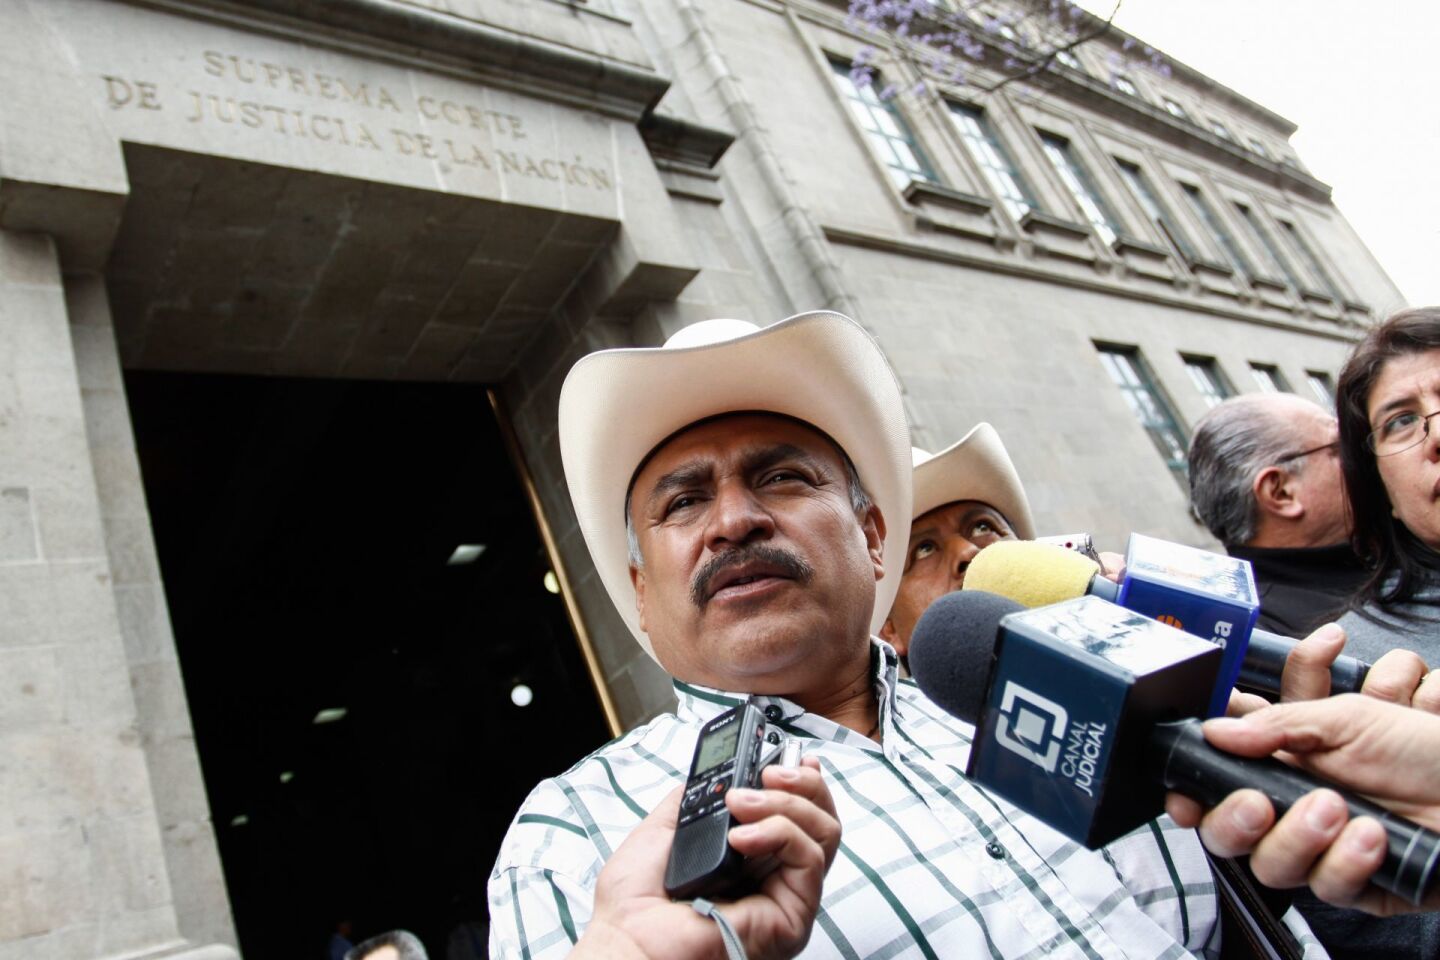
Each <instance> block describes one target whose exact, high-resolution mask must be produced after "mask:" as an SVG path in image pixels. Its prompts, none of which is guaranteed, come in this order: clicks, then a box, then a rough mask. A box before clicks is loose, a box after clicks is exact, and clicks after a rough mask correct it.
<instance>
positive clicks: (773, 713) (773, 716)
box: [765, 703, 785, 723]
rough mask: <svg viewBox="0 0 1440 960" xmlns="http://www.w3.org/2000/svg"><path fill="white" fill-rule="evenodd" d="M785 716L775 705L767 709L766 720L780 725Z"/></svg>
mask: <svg viewBox="0 0 1440 960" xmlns="http://www.w3.org/2000/svg"><path fill="white" fill-rule="evenodd" d="M784 715H785V714H784V713H783V712H782V711H781V710H780V708H779V707H778V706H776V705H775V704H773V703H772V704H770V705H769V706H767V707H766V708H765V719H766V720H769V721H770V722H771V723H779V722H780V718H781V717H783V716H784Z"/></svg>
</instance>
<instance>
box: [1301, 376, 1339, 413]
mask: <svg viewBox="0 0 1440 960" xmlns="http://www.w3.org/2000/svg"><path fill="white" fill-rule="evenodd" d="M1305 382H1306V383H1308V384H1310V391H1311V392H1312V393H1314V394H1315V399H1316V400H1319V401H1320V402H1321V403H1322V404H1324V405H1325V406H1327V407H1334V406H1335V384H1334V382H1333V381H1332V380H1331V379H1330V374H1328V373H1325V372H1324V371H1322V370H1306V371H1305Z"/></svg>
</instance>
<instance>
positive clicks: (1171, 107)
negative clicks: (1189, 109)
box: [1163, 97, 1190, 120]
mask: <svg viewBox="0 0 1440 960" xmlns="http://www.w3.org/2000/svg"><path fill="white" fill-rule="evenodd" d="M1163 102H1164V104H1165V109H1166V110H1167V111H1169V113H1170V116H1172V117H1174V118H1175V119H1176V120H1189V119H1190V114H1188V113H1186V112H1185V108H1184V107H1182V106H1180V104H1178V103H1176V102H1175V101H1174V100H1171V99H1170V98H1169V97H1164V98H1163Z"/></svg>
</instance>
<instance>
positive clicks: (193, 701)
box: [126, 371, 609, 957]
mask: <svg viewBox="0 0 1440 960" xmlns="http://www.w3.org/2000/svg"><path fill="white" fill-rule="evenodd" d="M126 391H127V394H128V396H129V400H130V408H131V415H132V418H133V422H134V425H135V433H136V441H137V446H138V450H139V455H140V463H141V469H142V472H143V475H144V478H145V491H146V496H147V499H148V501H149V506H150V513H151V518H152V523H153V527H154V532H155V539H156V544H157V546H158V550H159V557H160V565H161V573H162V575H163V577H164V580H165V584H166V593H167V596H168V600H169V606H170V613H171V619H172V623H173V629H174V635H175V643H176V647H177V650H178V653H179V659H180V666H181V669H182V671H183V675H184V680H185V692H186V697H187V699H188V701H189V706H190V714H191V717H192V720H193V724H194V730H195V737H196V743H197V746H198V749H199V754H200V760H201V766H202V769H203V772H204V778H205V785H206V791H207V794H208V797H209V804H210V809H211V812H212V816H213V820H214V824H215V830H216V835H217V837H218V840H219V847H220V855H221V861H222V863H223V866H224V871H225V877H226V882H227V885H228V888H229V894H230V902H231V906H232V909H233V912H234V917H235V925H236V930H237V932H238V935H239V938H240V946H241V951H242V953H243V955H245V956H249V957H279V956H320V955H321V952H320V951H321V950H322V949H323V948H324V946H325V942H326V938H327V937H328V935H329V933H330V929H331V927H332V925H333V924H334V923H335V922H337V921H340V920H348V921H350V922H351V924H352V925H353V933H354V936H355V937H356V938H362V937H365V936H368V935H371V934H374V933H377V932H379V931H381V930H385V929H389V928H393V927H405V928H407V929H410V930H412V931H414V932H416V933H417V934H418V935H420V936H421V938H422V939H423V940H424V941H425V943H426V946H427V948H428V949H429V952H430V955H431V956H436V957H443V956H445V955H446V954H445V946H446V940H447V938H448V937H449V936H450V935H451V934H452V932H453V931H455V930H456V929H465V928H463V927H461V926H460V925H461V924H463V923H465V922H466V921H472V922H473V921H478V920H483V919H484V917H485V906H484V887H485V882H486V877H487V875H488V873H489V870H490V867H491V865H492V863H493V861H494V858H495V855H496V853H497V851H498V846H499V842H500V839H501V837H502V836H503V833H504V831H505V828H506V826H507V825H508V823H509V820H510V817H511V816H512V815H513V813H514V811H515V809H516V808H517V807H518V806H519V804H520V801H521V800H522V799H523V798H524V796H525V794H526V793H527V792H528V791H529V790H530V789H531V788H532V787H533V786H534V785H535V784H536V783H537V782H538V781H539V780H540V779H542V778H544V777H546V776H550V775H553V774H556V773H559V772H560V771H561V770H563V769H564V768H565V767H566V766H568V765H569V764H570V763H572V762H573V761H574V760H575V758H577V757H579V756H583V755H584V754H585V753H587V752H589V751H591V750H593V749H594V748H596V747H597V746H599V745H600V744H601V743H603V742H604V741H605V740H606V739H608V737H609V734H608V732H607V730H606V726H605V722H604V718H603V716H602V714H601V711H600V707H599V705H598V703H597V701H596V696H595V693H594V691H593V689H592V688H591V686H590V680H589V678H588V676H587V674H586V671H585V666H584V663H583V662H582V660H581V657H580V652H579V649H578V647H577V645H576V641H575V637H574V634H573V632H572V631H571V629H570V626H569V624H568V621H567V619H566V615H565V610H564V606H563V603H562V601H561V598H560V597H559V596H558V595H556V594H555V593H554V592H552V590H553V589H554V588H555V582H554V580H553V575H552V574H550V566H549V563H550V561H549V558H548V557H547V555H546V552H545V550H544V548H543V546H542V544H541V541H540V537H539V536H538V534H537V532H536V529H535V525H534V522H533V520H532V518H531V516H530V513H529V509H528V507H527V504H526V502H525V493H524V490H523V489H522V487H521V485H520V482H519V481H518V480H517V477H516V474H515V471H514V469H513V468H512V466H511V464H510V462H509V460H508V457H507V455H506V452H505V449H504V445H503V441H502V437H501V435H500V432H499V428H498V424H497V423H496V422H495V419H494V417H493V415H492V413H491V410H490V407H489V404H488V402H487V398H486V393H485V390H484V389H483V388H481V387H475V386H470V385H445V384H417V383H382V382H365V381H344V380H321V379H311V380H302V379H288V378H273V377H266V378H262V377H245V376H238V377H237V376H218V375H205V374H178V373H157V372H146V371H128V372H127V374H126ZM526 691H528V695H529V697H530V698H531V699H530V700H529V701H528V702H527V696H526ZM521 704H524V705H523V706H522V705H521ZM156 789H157V790H161V791H163V790H164V789H165V784H163V783H162V784H156ZM475 929H476V928H473V927H472V928H469V931H470V932H472V933H473V932H475ZM463 935H466V934H462V936H463ZM357 942H358V940H357Z"/></svg>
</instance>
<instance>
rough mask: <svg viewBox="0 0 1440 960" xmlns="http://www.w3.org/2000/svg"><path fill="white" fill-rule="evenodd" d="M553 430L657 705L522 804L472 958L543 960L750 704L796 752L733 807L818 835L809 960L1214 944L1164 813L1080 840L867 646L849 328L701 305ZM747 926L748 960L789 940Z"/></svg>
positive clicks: (885, 465) (883, 578) (866, 391)
mask: <svg viewBox="0 0 1440 960" xmlns="http://www.w3.org/2000/svg"><path fill="white" fill-rule="evenodd" d="M560 443H561V451H562V456H563V459H564V463H565V473H566V478H567V481H568V483H569V486H570V493H571V497H572V499H573V501H574V504H575V510H576V514H577V517H578V519H579V522H580V527H581V530H582V532H583V534H584V537H585V541H586V545H587V546H588V547H589V549H590V553H591V556H592V558H593V559H594V562H595V568H596V571H597V573H598V575H599V577H600V579H601V581H602V582H603V583H604V584H605V586H606V589H607V590H608V591H609V592H610V596H611V598H612V599H613V600H614V601H615V604H616V606H617V607H618V609H619V610H620V612H621V614H622V615H623V616H624V617H625V618H626V620H627V622H628V623H629V625H630V627H631V630H632V631H633V632H634V634H635V637H636V639H637V640H638V641H639V642H640V644H641V645H642V646H643V647H644V648H645V650H646V651H647V652H649V653H651V655H652V656H654V657H655V658H656V659H657V660H658V661H659V663H660V664H661V666H663V667H664V668H665V669H666V670H667V671H668V672H669V673H670V674H672V676H674V678H675V691H676V695H677V698H678V701H679V702H678V706H677V710H676V713H675V714H673V715H670V714H667V715H664V716H661V717H659V718H657V719H655V720H653V721H651V722H650V723H648V724H646V725H645V726H642V727H639V728H637V729H635V730H632V731H630V732H629V733H628V734H626V735H625V736H623V737H621V738H620V739H618V740H616V741H614V742H612V743H610V744H608V745H606V746H604V747H602V748H601V749H600V750H598V751H597V752H596V753H594V754H592V755H591V756H590V757H587V758H586V759H584V760H582V761H580V762H579V763H578V764H576V765H575V766H574V767H572V768H571V769H570V770H568V771H567V772H565V773H564V774H562V775H561V776H558V777H555V778H553V779H550V780H546V781H544V782H543V783H541V784H540V785H539V786H538V787H536V788H535V790H534V791H533V792H532V793H531V795H530V796H529V798H528V799H527V800H526V802H525V804H524V806H523V807H522V808H521V810H520V812H519V814H518V815H517V817H516V819H515V821H514V822H513V823H512V825H511V828H510V831H509V833H508V834H507V836H506V838H505V841H504V843H503V844H502V846H501V850H500V855H499V858H498V860H497V862H496V864H495V868H494V870H493V871H492V873H491V876H490V884H489V896H490V912H491V922H492V939H491V951H492V953H493V954H495V955H497V956H505V957H511V956H529V957H550V956H563V955H565V954H566V953H567V952H568V951H569V950H570V949H571V945H572V944H573V943H574V942H575V941H576V939H577V937H579V936H583V935H584V934H585V931H586V928H587V925H588V924H590V923H591V921H592V919H595V918H601V919H599V920H597V923H601V924H603V925H605V926H608V927H611V928H613V922H614V916H615V915H616V911H615V909H614V907H613V904H612V903H611V902H610V901H609V900H608V892H607V890H606V889H605V884H603V883H602V884H601V900H600V904H599V906H597V898H596V895H595V894H596V889H597V877H598V876H599V874H600V871H601V868H602V866H604V864H605V863H606V860H607V858H608V857H609V856H610V854H611V851H613V850H615V849H616V847H617V846H618V845H619V844H620V843H621V842H622V841H623V840H624V839H625V837H626V835H627V834H628V833H629V832H630V831H631V830H632V829H634V828H635V827H636V825H637V824H639V823H640V821H641V819H642V818H643V817H644V816H645V814H646V812H647V811H649V810H651V809H652V808H655V807H656V806H658V805H659V804H660V803H661V802H662V799H664V798H667V795H671V794H672V793H673V791H674V789H675V787H676V786H677V785H678V784H681V783H683V781H684V778H685V776H686V774H687V772H688V768H689V765H690V760H691V754H692V751H693V750H694V747H695V742H696V739H697V735H698V732H699V729H700V727H701V726H702V725H703V724H704V723H705V722H706V721H708V720H710V719H712V718H714V717H716V716H718V715H719V714H720V713H721V712H723V711H725V710H727V709H729V708H731V707H732V706H734V705H736V704H738V703H740V702H742V701H743V700H744V699H745V698H747V697H753V698H754V700H755V702H756V703H757V704H758V705H759V706H760V707H761V708H762V709H763V710H764V712H765V715H766V717H767V718H768V719H769V721H770V723H771V725H772V726H773V727H774V728H777V729H778V730H779V731H781V732H783V733H785V734H787V735H789V736H792V737H796V738H799V739H801V740H802V741H803V742H804V744H805V747H806V751H807V757H806V763H808V764H812V765H813V766H812V767H810V768H806V769H802V770H800V771H799V772H797V773H791V772H789V771H767V780H766V786H767V787H770V788H776V787H780V788H783V789H766V790H763V791H753V792H752V791H745V792H741V791H736V792H735V793H731V794H730V795H729V798H728V802H729V806H730V809H731V810H732V812H734V813H736V815H737V818H738V819H740V820H742V821H747V818H748V820H754V819H755V816H756V814H755V813H754V812H753V811H755V810H761V811H763V812H766V813H769V814H771V815H770V816H766V817H765V818H764V819H761V820H759V821H758V823H757V824H756V825H757V826H760V827H763V826H765V825H767V824H768V825H772V826H773V825H776V824H788V825H790V826H792V827H793V828H798V829H796V830H795V833H794V834H792V836H795V837H797V838H798V839H796V841H795V842H796V843H797V844H799V843H803V841H804V838H806V837H808V838H810V840H811V841H812V842H816V843H819V844H820V845H821V846H825V845H827V844H829V845H831V846H830V847H829V848H830V849H833V848H834V845H838V849H839V853H838V856H836V858H835V861H834V863H833V866H832V867H831V869H830V873H829V877H828V879H827V880H826V881H825V883H824V888H823V897H822V899H821V902H820V904H819V906H818V914H816V915H815V929H814V932H813V936H812V937H811V939H810V942H809V944H808V947H807V948H806V951H805V955H806V956H817V957H818V956H826V957H829V956H842V957H870V956H877V955H878V956H887V957H906V958H909V957H941V956H943V957H963V956H977V957H991V958H996V957H1022V956H1023V957H1034V956H1039V955H1041V954H1048V955H1053V956H1061V957H1075V958H1080V957H1089V958H1095V957H1128V958H1131V960H1140V958H1158V957H1167V958H1168V957H1178V956H1185V955H1186V951H1191V950H1193V951H1199V950H1201V949H1202V948H1204V947H1205V946H1206V945H1207V944H1208V943H1209V942H1210V941H1211V938H1212V936H1213V935H1214V932H1215V926H1216V925H1215V918H1216V904H1215V898H1214V894H1213V892H1212V891H1213V882H1212V879H1211V876H1210V873H1209V870H1208V868H1207V867H1206V865H1205V860H1204V857H1203V854H1202V852H1201V849H1200V846H1199V843H1198V842H1197V840H1196V839H1195V836H1194V835H1193V834H1192V833H1190V832H1188V831H1181V830H1179V829H1178V828H1176V827H1175V826H1174V825H1173V824H1170V823H1169V822H1168V821H1163V820H1162V821H1157V822H1156V823H1155V824H1152V825H1151V826H1150V827H1148V828H1145V829H1142V830H1140V831H1137V832H1136V833H1134V834H1131V835H1130V836H1128V837H1126V838H1123V839H1122V840H1120V841H1118V842H1116V843H1115V844H1112V845H1110V846H1109V847H1107V848H1106V849H1105V850H1104V851H1100V852H1093V853H1092V852H1089V851H1086V850H1083V849H1079V848H1077V847H1076V846H1075V845H1074V844H1073V843H1070V842H1069V841H1067V840H1066V839H1065V838H1064V837H1062V836H1060V835H1059V834H1058V833H1056V832H1054V831H1052V830H1051V829H1049V828H1048V827H1046V826H1044V825H1043V824H1041V823H1040V822H1038V821H1036V820H1034V819H1032V818H1030V817H1028V816H1026V815H1025V814H1023V813H1021V812H1019V811H1017V810H1015V809H1014V808H1011V807H1009V806H1008V805H1006V804H1004V803H1003V802H1000V801H997V800H995V799H993V798H992V797H990V796H988V795H987V794H985V793H982V792H981V791H980V790H978V789H976V788H975V787H974V786H972V785H971V784H970V783H968V782H967V781H966V780H965V778H964V776H963V775H962V773H961V771H963V770H964V767H965V761H966V757H967V754H968V750H969V746H968V735H969V732H970V728H969V727H967V726H966V725H964V724H962V723H960V722H958V721H956V720H954V719H953V718H951V717H950V716H948V715H947V714H945V713H944V712H943V711H941V710H940V709H939V708H937V707H935V706H934V705H933V704H932V703H930V701H929V700H927V699H926V698H925V697H924V696H923V695H922V694H921V693H920V692H919V691H918V689H917V688H916V687H915V686H914V685H913V684H911V683H908V682H907V683H903V684H902V683H900V682H899V681H898V680H897V676H896V668H897V658H896V656H895V652H894V650H893V649H892V648H891V647H890V646H889V645H888V644H885V643H883V642H882V641H880V640H878V639H877V638H874V637H872V633H873V632H874V631H875V630H876V629H877V628H878V627H879V625H880V623H881V622H883V620H884V618H885V613H886V612H887V611H888V610H889V609H890V606H891V603H892V601H893V600H894V597H895V593H896V590H897V588H898V585H899V579H900V578H899V576H898V571H899V563H898V561H897V560H895V559H893V558H895V557H897V556H898V555H899V550H900V547H901V545H902V544H903V543H904V542H905V539H906V533H907V532H908V530H907V526H906V524H905V521H906V520H908V519H909V517H910V499H911V478H910V470H911V465H910V452H909V436H908V430H907V428H906V423H905V418H904V414H903V410H902V406H901V399H900V391H899V386H898V384H897V383H896V382H895V379H894V376H893V374H892V373H891V372H890V369H889V366H888V364H887V363H886V361H885V358H884V356H883V354H882V353H881V351H880V349H879V347H878V346H877V345H876V344H875V342H874V341H873V340H871V339H870V337H869V336H868V335H867V334H866V333H865V332H864V331H863V330H862V329H861V328H860V327H859V326H858V325H856V324H855V323H854V322H853V321H850V320H848V319H846V318H844V317H841V316H839V315H837V314H832V313H826V312H817V313H808V314H801V315H799V316H796V317H792V318H790V319H788V320H785V321H782V322H780V323H777V324H775V325H773V326H771V327H768V328H765V329H763V330H761V329H757V328H755V327H753V326H751V325H750V324H743V323H739V322H736V321H709V322H706V323H703V324H697V325H696V326H693V327H690V328H687V329H686V330H683V331H681V332H680V333H679V334H677V335H676V336H675V337H674V338H672V339H671V340H670V342H668V343H667V344H666V345H665V347H663V348H660V349H634V350H612V351H604V352H601V353H598V354H592V355H591V356H589V357H586V358H584V359H583V360H581V361H580V362H579V363H578V364H577V365H576V366H575V368H574V369H573V370H572V371H571V373H570V376H569V378H568V379H567V381H566V384H565V387H564V389H563V391H562V393H561V399H560ZM891 518H896V519H897V520H898V521H899V522H897V523H895V524H894V529H891V528H890V527H889V526H887V521H889V520H890V519H891ZM627 521H629V524H628V525H629V527H630V530H629V532H628V536H627V529H626V528H627ZM887 560H888V561H889V563H888V565H887ZM877 610H878V611H879V614H878V616H877V615H876V611H877ZM977 669H983V667H982V666H981V665H977ZM817 768H818V769H817ZM822 772H823V781H822V777H821V773H822ZM781 773H786V774H789V779H788V782H782V781H781V779H780V778H779V777H778V776H772V774H781ZM827 787H828V790H827ZM832 798H833V805H834V810H835V811H836V815H837V817H838V821H839V828H840V829H841V830H842V832H841V834H840V836H839V837H838V838H836V837H834V836H833V835H832V834H831V833H830V832H829V830H830V829H831V827H830V825H828V824H826V822H825V818H826V817H827V816H829V814H828V813H827V812H826V809H825V808H826V804H827V802H828V801H830V800H831V799H832ZM747 822H748V821H747ZM802 834H803V837H801V836H800V835H802ZM739 839H740V840H745V841H746V842H747V843H748V839H747V835H745V834H742V835H741V836H740V838H739ZM732 842H735V838H734V837H733V835H732ZM736 846H737V849H738V848H740V846H741V844H740V843H738V842H736ZM746 852H748V851H746ZM781 872H782V873H783V868H782V871H781ZM776 878H777V874H771V877H770V879H769V880H767V881H766V888H765V889H766V891H767V892H770V893H774V894H776V896H777V898H778V892H777V889H776V887H774V886H772V884H777V883H778V884H783V882H784V881H783V878H782V879H780V880H777V879H776ZM670 906H673V905H670ZM792 907H793V909H794V912H795V913H797V914H803V913H804V912H805V911H806V910H807V909H808V910H814V909H815V907H814V906H813V905H809V904H798V903H796V904H792ZM677 909H678V908H677ZM727 909H728V908H727ZM739 912H741V913H743V910H742V911H739ZM602 915H603V917H602ZM680 915H684V911H683V910H681V911H680ZM739 919H742V920H743V917H740V918H739ZM690 929H692V928H691V927H687V931H688V930H690ZM707 932H708V935H709V936H711V937H712V939H713V951H714V953H713V955H715V956H720V955H721V953H720V949H721V947H720V937H719V934H718V932H713V931H707ZM687 935H688V933H687ZM741 935H742V938H744V939H745V940H746V943H747V946H748V947H749V949H750V950H751V955H752V957H753V956H759V955H764V956H782V955H787V954H788V953H790V952H793V951H794V950H797V949H799V947H800V946H801V945H804V943H805V940H804V933H803V932H802V934H801V935H800V936H799V938H798V942H797V938H795V937H787V936H785V935H777V936H770V937H769V938H768V939H766V937H764V936H754V935H752V934H751V933H747V931H744V930H742V931H741ZM678 936H679V934H678V933H677V937H678ZM678 949H679V945H678V944H668V945H666V944H663V941H662V945H661V946H660V947H657V948H654V949H646V948H641V949H640V950H639V951H638V952H639V953H640V954H641V955H649V956H656V957H658V956H662V955H665V954H666V953H675V952H676V951H677V950H678Z"/></svg>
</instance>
